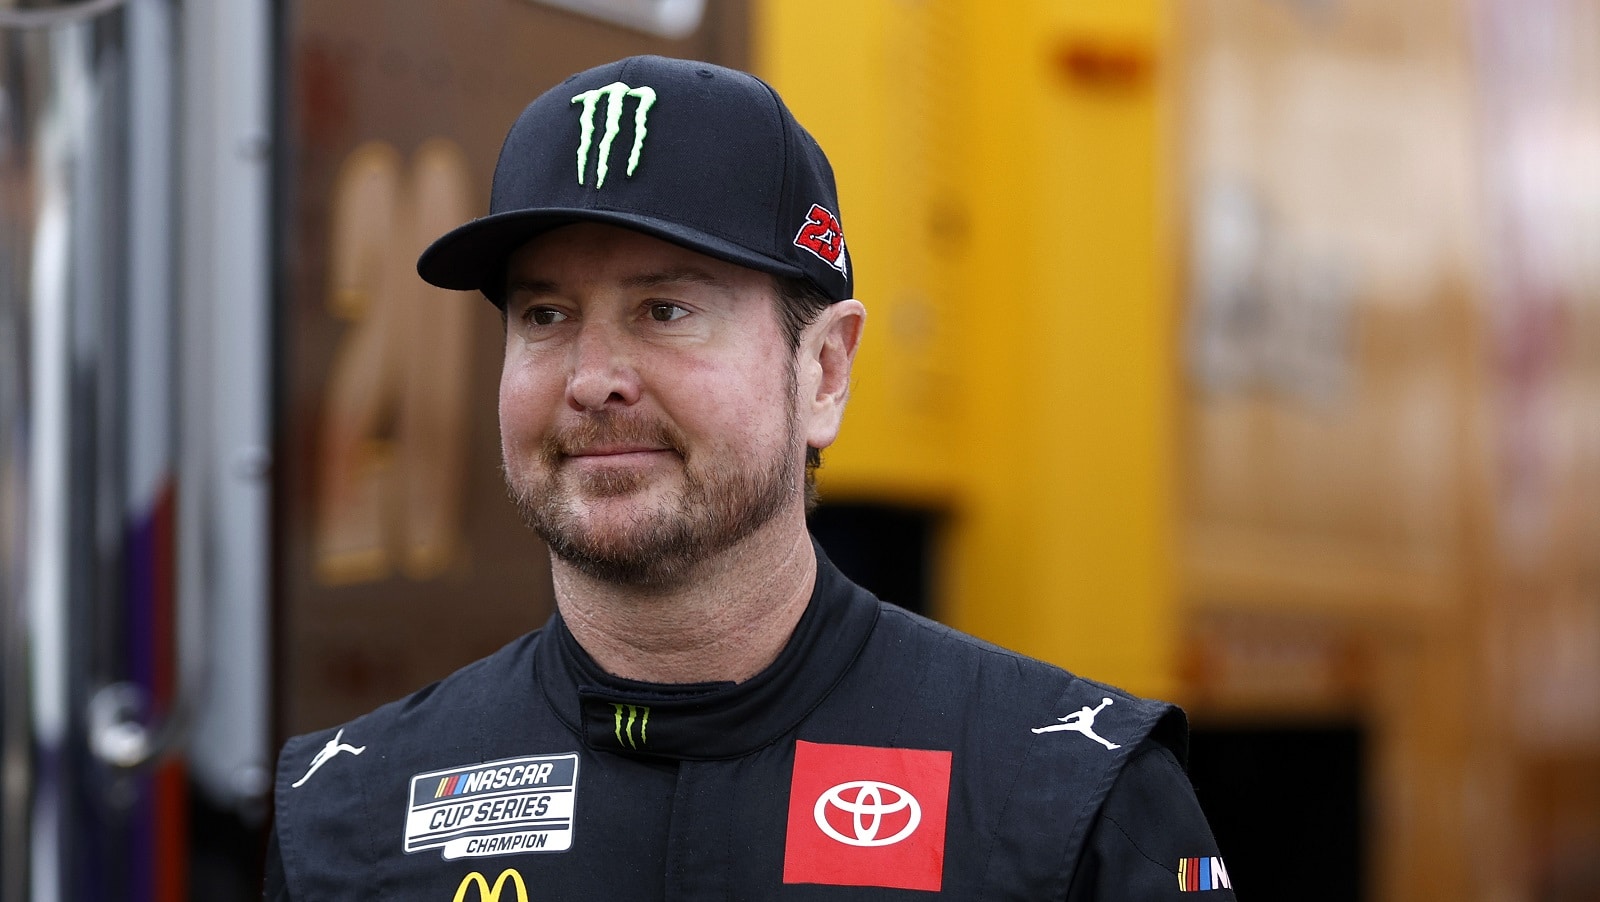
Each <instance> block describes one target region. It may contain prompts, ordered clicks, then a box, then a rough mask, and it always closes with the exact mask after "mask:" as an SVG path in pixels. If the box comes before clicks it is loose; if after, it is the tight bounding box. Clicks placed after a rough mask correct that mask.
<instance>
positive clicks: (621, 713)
mask: <svg viewBox="0 0 1600 902" xmlns="http://www.w3.org/2000/svg"><path fill="white" fill-rule="evenodd" d="M611 708H612V710H613V711H614V712H615V713H616V723H617V733H616V735H617V745H626V746H627V747H628V748H630V749H637V748H639V747H640V746H642V745H644V744H645V741H646V739H647V738H648V737H647V736H646V733H645V731H646V730H647V729H649V727H650V708H649V707H648V706H647V705H619V704H616V703H615V702H613V703H612V704H611ZM635 725H637V726H638V727H639V731H638V733H637V735H635V733H634V729H633V728H634V726H635Z"/></svg>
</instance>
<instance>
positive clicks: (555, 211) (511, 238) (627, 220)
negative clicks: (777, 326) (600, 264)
mask: <svg viewBox="0 0 1600 902" xmlns="http://www.w3.org/2000/svg"><path fill="white" fill-rule="evenodd" d="M577 222H602V223H607V224H610V225H615V226H621V227H623V228H627V229H633V230H634V231H638V232H643V233H645V234H646V235H651V236H653V237H656V238H660V239H661V240H663V241H670V242H672V243H673V244H677V245H680V246H682V247H686V248H688V249H689V250H692V251H697V252H699V253H702V254H705V255H707V256H710V257H716V258H717V259H719V260H726V261H727V262H729V263H736V264H738V265H740V266H747V267H749V268H751V269H754V270H759V271H761V272H768V273H772V274H774V275H780V276H798V277H802V278H804V277H805V275H806V274H805V272H804V271H803V270H801V269H800V268H799V267H797V266H795V265H793V264H791V263H787V262H785V261H782V260H778V259H774V258H772V257H768V256H765V255H763V254H758V253H755V252H754V251H751V250H750V249H749V248H745V247H741V246H740V245H737V244H734V243H733V242H731V241H727V240H724V239H722V238H718V237H716V236H715V235H708V234H706V233H704V232H700V231H696V230H694V229H688V228H684V227H683V226H681V225H678V224H676V223H672V222H667V221H665V220H660V219H655V218H653V217H649V216H641V215H639V214H637V213H627V212H618V211H613V210H592V209H581V208H549V209H540V210H511V211H508V212H505V213H496V214H494V215H492V216H485V217H482V218H481V219H474V220H473V221H471V222H469V223H466V224H465V225H462V226H459V227H457V228H455V229H452V230H450V231H449V232H446V233H445V234H444V235H442V236H440V237H439V239H438V240H437V241H435V242H433V244H431V245H429V246H428V249H427V250H425V251H423V252H422V256H420V257H418V258H417V274H418V275H420V276H421V277H422V278H423V281H426V282H428V283H429V284H431V285H437V286H438V287H440V288H448V289H451V290H453V291H481V292H483V294H484V295H485V296H486V297H488V298H489V299H490V300H492V301H495V302H496V303H499V302H500V295H501V294H502V288H503V284H504V280H505V267H506V261H507V259H508V258H509V257H510V256H511V254H512V252H514V251H515V250H516V249H517V248H519V247H521V246H522V245H523V244H525V243H526V242H528V241H529V240H531V239H533V238H534V237H535V236H537V235H539V234H540V233H541V232H546V231H549V230H550V229H554V228H559V227H561V226H564V225H572V224H573V223H577Z"/></svg>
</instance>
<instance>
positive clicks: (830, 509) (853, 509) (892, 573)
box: [810, 503, 938, 616]
mask: <svg viewBox="0 0 1600 902" xmlns="http://www.w3.org/2000/svg"><path fill="white" fill-rule="evenodd" d="M937 521H938V516H937V514H935V513H934V512H932V511H929V510H923V509H920V508H913V507H904V506H900V505H893V504H864V503H852V504H822V505H819V506H818V507H817V509H816V510H815V511H812V513H811V517H810V522H811V534H812V535H814V536H816V538H817V541H818V542H819V543H820V544H821V545H822V550H823V551H825V552H826V553H827V555H828V557H829V558H830V559H832V561H833V563H834V565H835V566H837V567H838V568H839V569H840V570H841V571H843V572H844V574H845V575H846V576H848V577H850V578H851V579H853V580H855V581H856V583H857V584H859V585H861V586H863V587H864V588H866V589H867V590H868V591H870V592H871V593H872V594H874V595H876V596H878V597H879V598H881V599H883V600H884V601H887V602H890V603H892V604H897V605H899V606H900V607H902V608H906V609H907V610H910V611H915V612H916V613H918V614H922V615H924V616H932V615H931V614H930V610H931V608H932V606H931V604H930V601H929V596H930V593H931V588H932V586H931V578H930V573H931V568H932V566H933V543H934V531H935V529H936V527H937Z"/></svg>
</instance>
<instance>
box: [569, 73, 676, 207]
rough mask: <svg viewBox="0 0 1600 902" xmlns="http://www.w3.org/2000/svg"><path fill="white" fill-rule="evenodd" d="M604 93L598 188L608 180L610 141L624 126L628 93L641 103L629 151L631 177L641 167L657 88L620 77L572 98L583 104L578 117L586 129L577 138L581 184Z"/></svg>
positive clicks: (597, 174)
mask: <svg viewBox="0 0 1600 902" xmlns="http://www.w3.org/2000/svg"><path fill="white" fill-rule="evenodd" d="M601 97H604V98H605V99H606V131H605V134H604V135H603V136H601V138H600V149H599V153H598V154H596V157H597V159H596V160H595V166H594V175H595V179H594V186H595V187H596V188H599V187H601V186H602V185H604V184H605V183H606V173H607V172H608V171H610V168H611V167H610V162H609V161H610V157H611V144H612V142H613V141H615V140H616V139H617V134H618V132H620V131H621V130H622V105H623V104H624V103H626V102H627V98H629V97H637V98H638V99H639V105H638V106H637V107H635V108H634V111H633V150H632V151H631V152H630V153H629V154H628V177H629V178H632V177H633V171H634V170H635V169H638V168H639V154H640V153H642V152H643V151H644V139H645V135H646V134H647V133H648V129H647V128H646V126H645V120H646V119H647V118H648V117H649V116H650V107H652V106H654V105H655V102H656V92H655V89H654V88H648V87H638V88H631V87H629V86H627V85H625V84H623V83H622V82H620V81H614V82H612V83H611V84H609V85H606V86H605V87H603V88H595V89H594V90H592V91H584V92H583V93H582V94H579V95H577V96H576V97H573V98H572V102H573V103H582V104H583V113H582V114H581V118H580V119H579V120H578V125H579V127H580V128H582V129H583V134H582V137H580V138H579V139H578V184H580V185H582V184H583V183H584V182H583V173H584V170H586V169H588V168H589V143H590V141H591V140H592V139H593V138H594V111H595V107H596V106H598V105H599V103H600V98H601Z"/></svg>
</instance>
